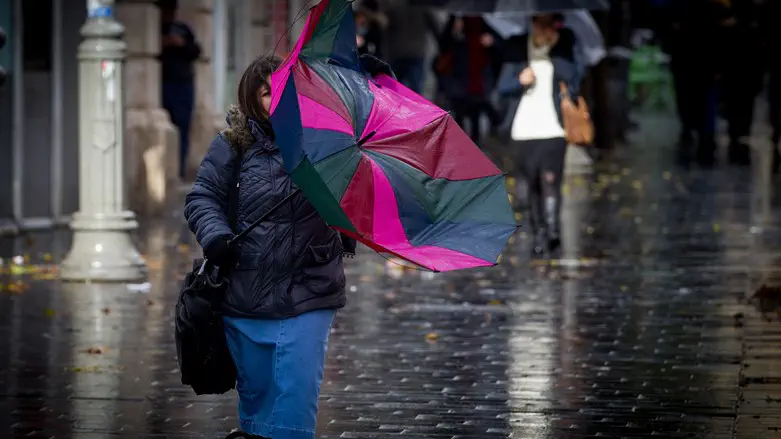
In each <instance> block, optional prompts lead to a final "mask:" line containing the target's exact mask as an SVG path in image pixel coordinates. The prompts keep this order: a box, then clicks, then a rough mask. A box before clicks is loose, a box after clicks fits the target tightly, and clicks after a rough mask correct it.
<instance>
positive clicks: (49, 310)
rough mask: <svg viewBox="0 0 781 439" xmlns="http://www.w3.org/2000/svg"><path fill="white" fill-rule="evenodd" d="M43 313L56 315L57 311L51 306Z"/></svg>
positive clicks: (49, 315)
mask: <svg viewBox="0 0 781 439" xmlns="http://www.w3.org/2000/svg"><path fill="white" fill-rule="evenodd" d="M43 313H44V314H45V315H46V317H54V316H56V315H57V312H56V311H55V310H53V309H51V308H46V310H45V311H44V312H43Z"/></svg>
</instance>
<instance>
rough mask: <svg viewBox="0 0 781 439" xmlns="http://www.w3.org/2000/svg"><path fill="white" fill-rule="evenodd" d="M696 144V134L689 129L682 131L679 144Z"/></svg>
mask: <svg viewBox="0 0 781 439" xmlns="http://www.w3.org/2000/svg"><path fill="white" fill-rule="evenodd" d="M692 145H694V135H693V134H692V132H691V131H689V130H683V131H681V134H680V135H679V136H678V146H681V147H691V146H692Z"/></svg>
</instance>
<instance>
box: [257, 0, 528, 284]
mask: <svg viewBox="0 0 781 439" xmlns="http://www.w3.org/2000/svg"><path fill="white" fill-rule="evenodd" d="M271 81H272V94H271V96H272V102H271V123H272V125H273V128H274V132H275V133H276V140H277V145H278V146H279V148H280V150H281V152H282V157H283V160H284V165H285V168H286V170H287V171H288V172H289V173H290V175H291V177H292V178H293V181H294V182H295V183H296V185H297V186H298V187H299V188H301V190H302V191H303V192H304V194H305V195H306V196H307V198H308V199H309V200H310V202H311V203H312V204H313V205H314V206H315V208H316V209H317V210H318V212H319V213H320V215H321V216H322V217H323V218H324V219H325V220H326V222H328V224H329V225H331V226H332V227H334V228H335V229H337V230H339V231H341V232H343V233H345V234H347V235H348V236H351V237H353V238H356V239H358V240H360V241H361V242H362V243H364V244H365V245H367V246H369V247H371V248H373V249H374V250H376V251H379V252H385V253H389V254H393V255H396V256H398V257H401V258H403V259H405V260H408V261H410V262H413V263H415V264H417V265H419V266H422V267H424V268H427V269H430V270H433V271H449V270H458V269H465V268H472V267H481V266H490V265H494V264H495V263H496V262H497V259H498V257H499V254H500V253H501V251H502V249H503V248H504V246H505V245H506V243H507V239H508V238H509V237H510V235H512V234H513V232H514V231H515V230H516V228H517V226H516V223H515V220H514V215H513V212H512V210H511V208H510V204H509V200H508V196H507V190H506V187H505V177H504V175H503V173H502V171H500V170H499V169H498V168H497V167H496V166H495V165H494V164H493V163H492V162H491V161H490V160H489V159H488V158H487V157H486V156H485V154H483V153H482V151H480V149H479V148H477V146H475V144H474V143H472V141H471V140H470V139H469V137H468V136H467V135H466V134H465V133H464V132H463V131H462V130H461V129H460V128H459V127H458V125H457V124H456V123H455V122H454V121H453V119H452V118H451V117H450V115H449V114H448V113H447V112H445V111H444V110H441V109H440V108H438V107H436V106H435V105H433V104H431V103H430V102H428V101H426V100H425V99H424V98H422V97H420V96H418V95H416V94H415V93H413V92H412V91H410V90H409V89H407V88H405V87H404V86H402V85H401V84H400V83H398V82H396V81H395V80H393V79H392V78H390V77H389V76H387V75H380V76H378V77H376V78H371V77H370V76H369V75H368V74H366V73H365V72H364V71H363V70H362V68H361V65H360V62H359V58H358V54H357V50H356V47H355V24H354V20H353V16H352V9H351V2H350V1H349V0H322V1H321V2H320V3H319V4H318V5H317V6H315V7H314V8H313V9H312V10H311V11H310V13H309V17H308V19H307V22H306V24H305V25H304V30H303V33H302V35H301V37H300V39H299V40H298V43H297V44H296V46H295V49H294V50H293V52H291V54H290V55H289V56H288V57H287V59H286V60H285V61H284V63H283V64H282V66H281V67H280V69H279V70H278V71H276V72H275V73H274V74H273V75H272V78H271Z"/></svg>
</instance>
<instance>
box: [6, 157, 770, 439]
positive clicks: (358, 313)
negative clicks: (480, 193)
mask: <svg viewBox="0 0 781 439" xmlns="http://www.w3.org/2000/svg"><path fill="white" fill-rule="evenodd" d="M673 156H674V154H673V152H672V150H671V149H670V148H669V147H668V148H661V147H654V148H640V147H633V148H632V149H631V150H629V151H626V153H625V154H624V157H619V158H617V159H616V163H619V164H616V165H613V166H608V167H606V168H605V169H602V170H600V172H599V173H598V174H597V175H596V176H595V177H594V178H593V179H590V178H584V177H574V178H571V179H570V180H569V181H568V183H567V187H566V191H565V192H566V196H567V200H568V201H567V206H566V208H565V210H564V212H563V219H564V231H563V232H564V243H565V248H564V249H563V251H564V255H563V258H562V260H560V261H554V263H551V264H533V263H530V261H529V260H528V258H527V255H528V253H529V251H528V240H527V239H525V237H524V233H523V231H522V232H521V233H519V235H518V236H517V237H516V238H515V239H513V241H512V242H511V244H510V245H509V246H508V249H507V252H506V254H505V255H504V256H503V260H502V264H501V265H500V266H499V267H497V268H494V269H490V270H482V271H472V272H463V273H453V274H449V275H433V274H430V273H424V272H419V271H414V270H410V269H404V268H401V267H398V266H395V265H394V264H393V263H392V262H388V261H385V260H383V259H381V258H379V257H377V256H375V255H372V254H370V253H368V252H366V253H364V254H361V255H360V256H359V257H358V258H356V259H355V260H354V261H353V262H352V263H351V264H350V266H349V282H350V286H349V288H350V297H351V301H350V304H349V306H348V308H347V309H345V310H344V311H343V312H341V313H340V316H339V318H338V321H337V323H336V325H335V327H334V330H333V334H332V337H331V345H330V350H329V360H328V364H327V368H326V372H325V379H324V384H323V393H322V401H321V413H320V434H321V436H320V437H322V438H328V439H335V438H344V439H349V438H356V439H357V438H360V439H375V438H393V437H409V438H448V439H470V438H473V439H478V438H479V439H487V438H531V439H536V438H540V439H542V438H545V439H559V438H562V439H563V438H591V437H594V438H596V437H605V438H641V437H662V438H752V439H754V438H773V437H781V367H779V361H781V349H780V348H779V347H778V343H779V342H781V321H779V318H778V317H777V316H776V315H775V313H774V312H771V313H769V314H766V316H767V317H768V318H774V319H775V321H767V320H765V319H763V317H762V315H761V314H760V313H759V311H758V310H756V309H755V308H754V307H752V306H751V305H750V304H748V303H747V301H746V297H747V296H748V295H750V293H751V292H753V291H754V290H755V289H757V288H758V287H759V286H760V285H761V284H763V283H765V284H768V285H781V270H779V269H778V267H779V266H780V265H781V253H780V252H778V251H777V250H776V249H778V248H779V243H781V233H780V232H779V229H778V227H777V224H774V223H773V221H772V218H773V215H772V214H771V213H769V212H768V209H769V206H770V203H769V197H770V195H769V193H768V191H767V189H764V190H763V189H762V186H760V185H759V184H757V180H759V178H753V179H752V173H751V172H749V170H734V169H733V170H728V169H721V170H713V171H708V170H698V169H692V170H687V171H684V170H681V169H678V168H676V167H675V166H674V165H673V164H672V162H671V160H672V157H673ZM759 162H760V163H761V160H760V161H759ZM753 175H757V173H754V174H753ZM766 187H767V186H765V188H766ZM757 200H759V201H757ZM769 219H770V220H769ZM141 236H142V238H141V240H140V242H141V245H142V247H143V248H144V253H145V254H146V255H147V259H148V262H149V265H150V268H151V269H152V278H151V279H150V284H151V285H150V286H151V288H144V287H143V286H140V287H136V288H133V289H129V288H128V287H127V286H124V285H108V286H107V285H59V284H57V283H56V282H54V281H51V280H48V279H49V278H50V277H51V274H50V273H51V267H49V265H47V264H48V263H47V261H46V260H45V259H46V258H47V257H45V256H46V255H45V254H46V253H50V254H51V255H53V256H51V255H50V256H48V258H49V259H50V260H49V262H51V259H54V260H55V261H56V260H57V259H58V258H59V257H60V256H61V255H62V254H63V253H64V251H65V249H67V235H66V234H64V233H55V234H52V235H42V236H38V237H31V238H29V239H19V240H15V241H12V242H11V241H9V242H3V243H0V253H1V254H2V256H3V257H8V256H13V255H16V254H21V253H27V254H28V259H27V260H26V261H22V263H21V264H17V265H19V266H18V267H17V268H15V269H14V268H13V267H12V266H13V265H14V261H13V260H9V259H4V263H5V265H4V266H3V267H0V279H2V283H3V285H4V286H6V287H5V289H2V290H0V438H9V439H10V438H23V437H47V438H79V439H92V438H95V439H97V438H107V437H128V438H168V437H171V438H179V437H181V438H218V437H222V436H224V434H225V433H226V432H227V431H229V430H230V429H231V428H233V427H234V426H235V425H236V424H237V420H236V411H235V407H234V402H235V395H233V394H229V395H225V396H223V397H215V398H204V397H195V396H194V395H193V394H191V393H190V392H189V391H188V390H187V389H185V388H183V387H181V386H180V385H179V383H178V378H179V376H178V371H177V369H176V367H177V365H176V359H175V351H174V346H173V339H172V319H171V312H172V309H173V305H174V302H175V299H176V297H175V294H176V292H177V290H178V281H176V279H178V278H179V277H180V276H181V274H182V273H183V272H184V270H185V269H186V268H187V267H188V265H189V258H190V257H191V255H192V254H193V253H194V252H195V248H194V247H193V246H192V242H191V238H190V236H189V233H188V232H187V231H186V229H184V228H182V227H181V226H180V225H179V223H178V222H177V221H174V220H171V221H169V222H167V223H166V224H158V225H154V226H149V227H148V228H147V229H146V230H144V231H143V233H142V234H141ZM3 246H5V247H3ZM30 266H34V267H43V268H36V269H33V272H31V273H30V272H26V273H22V272H20V271H19V270H22V269H23V268H22V267H28V268H27V269H29V267H30ZM47 267H48V268H47ZM13 270H16V272H14V271H13ZM25 270H26V269H25ZM20 275H23V276H20ZM8 285H17V286H18V288H16V289H14V288H11V289H9V288H8V287H7V286H8ZM771 302H772V298H771ZM771 305H772V304H771ZM776 305H779V304H776ZM771 308H772V306H771ZM221 435H222V436H221Z"/></svg>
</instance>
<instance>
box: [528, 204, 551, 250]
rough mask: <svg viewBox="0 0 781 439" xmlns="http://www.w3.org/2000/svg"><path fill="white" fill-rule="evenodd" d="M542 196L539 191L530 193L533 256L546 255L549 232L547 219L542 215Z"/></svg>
mask: <svg viewBox="0 0 781 439" xmlns="http://www.w3.org/2000/svg"><path fill="white" fill-rule="evenodd" d="M542 209H543V207H542V197H541V196H540V194H538V193H534V192H533V191H530V193H529V224H530V225H531V228H532V257H533V258H540V257H543V256H545V250H546V248H547V240H548V233H547V231H546V230H545V221H544V219H543V217H542Z"/></svg>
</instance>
